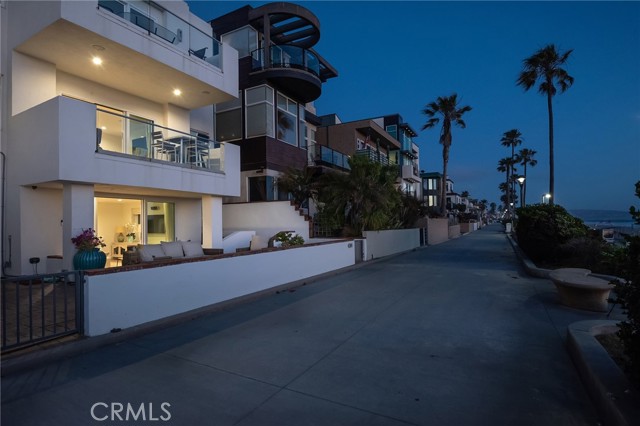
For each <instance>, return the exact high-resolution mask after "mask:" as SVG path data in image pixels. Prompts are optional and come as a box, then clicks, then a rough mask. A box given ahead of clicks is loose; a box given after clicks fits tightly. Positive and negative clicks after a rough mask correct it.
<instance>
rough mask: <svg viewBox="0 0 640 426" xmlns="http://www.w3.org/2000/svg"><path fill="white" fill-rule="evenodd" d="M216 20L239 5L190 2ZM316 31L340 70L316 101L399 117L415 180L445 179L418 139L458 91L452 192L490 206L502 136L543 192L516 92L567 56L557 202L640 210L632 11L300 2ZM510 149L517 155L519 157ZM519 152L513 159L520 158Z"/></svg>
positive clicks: (525, 112) (521, 95) (532, 185)
mask: <svg viewBox="0 0 640 426" xmlns="http://www.w3.org/2000/svg"><path fill="white" fill-rule="evenodd" d="M188 3H189V4H190V8H191V10H192V11H193V12H194V13H196V14H197V15H198V16H200V17H201V18H202V19H204V20H207V21H209V20H211V19H213V18H215V17H218V16H220V15H223V14H225V13H227V12H230V11H232V10H235V9H237V8H239V7H242V6H244V5H245V4H250V5H252V6H253V7H258V6H260V5H262V4H264V2H243V1H189V2H188ZM296 3H299V4H301V5H303V6H304V7H306V8H307V9H309V10H311V11H312V12H313V13H314V14H315V15H316V16H317V17H318V18H319V20H320V25H321V36H320V41H319V43H318V44H317V45H316V46H315V49H316V51H317V52H318V53H320V54H321V55H322V56H324V58H325V59H327V60H328V61H329V62H330V63H331V64H332V65H333V66H334V67H335V68H336V69H337V71H338V73H339V75H338V77H336V78H334V79H330V80H329V81H328V82H327V83H325V84H324V85H323V92H322V96H321V97H320V98H319V99H318V100H317V101H316V102H315V104H316V108H317V112H318V114H319V115H323V114H329V113H336V114H338V116H339V117H340V118H341V119H342V121H352V120H358V119H362V118H370V117H378V116H382V115H386V114H393V113H399V114H400V115H402V117H403V118H404V120H405V121H406V122H408V123H409V124H410V125H411V126H412V127H413V128H414V129H415V130H416V131H418V133H419V136H418V137H417V138H416V143H417V144H418V145H419V147H420V168H421V169H422V170H425V171H441V170H442V149H441V146H440V145H439V144H438V136H439V128H435V129H431V130H424V131H421V128H422V125H423V124H424V122H425V121H426V117H425V116H424V115H422V114H421V112H420V111H421V109H422V108H423V107H424V105H425V104H426V103H428V102H431V101H433V100H435V99H436V98H437V97H438V96H448V95H450V94H451V93H453V92H456V93H458V96H459V97H461V98H462V104H463V105H470V106H471V107H473V110H472V111H471V112H469V113H467V114H466V115H465V121H466V124H467V128H466V129H459V128H454V131H453V145H452V147H451V154H450V160H449V175H450V177H451V178H452V179H453V180H454V189H455V190H456V191H457V192H462V191H464V190H467V191H469V193H470V194H471V196H472V197H473V198H477V199H487V200H489V201H490V202H491V201H494V202H498V200H499V192H498V189H497V188H498V184H499V183H500V182H502V181H503V180H504V178H505V176H504V174H502V173H499V172H498V171H497V170H496V167H497V163H498V160H499V159H500V158H503V157H506V156H508V155H509V154H510V151H509V150H508V149H507V148H505V147H502V146H501V145H500V138H501V137H502V134H503V133H504V132H506V131H508V130H510V129H513V128H517V129H518V130H520V132H521V133H522V134H523V137H524V144H523V145H522V146H521V147H527V148H530V149H534V150H536V151H537V152H538V153H537V155H536V158H537V160H538V165H537V166H536V167H534V168H528V173H527V175H528V178H527V183H528V190H527V202H530V203H533V202H540V200H541V198H542V195H543V194H544V193H545V192H547V187H548V180H549V169H548V163H549V149H548V145H549V143H548V124H547V123H548V121H547V104H546V98H545V97H544V96H542V95H540V94H539V93H538V92H537V90H535V89H531V90H530V91H529V92H524V90H523V89H522V88H521V87H518V86H516V85H515V80H516V78H517V76H518V73H519V72H520V70H521V68H522V60H523V59H524V58H526V57H528V56H530V55H532V54H533V53H534V52H535V51H536V50H538V49H539V48H542V47H544V46H545V45H547V44H549V43H554V44H556V46H558V47H559V48H560V50H562V51H564V50H568V49H574V52H573V54H572V55H571V57H570V59H569V63H568V65H567V67H566V68H567V70H568V72H569V74H570V75H572V76H573V77H574V78H575V83H574V85H573V87H571V88H570V89H569V90H568V91H567V92H565V93H564V94H561V95H558V96H556V97H555V98H554V105H553V108H554V116H555V162H556V182H555V185H556V203H558V204H561V205H563V206H564V207H566V208H568V209H610V210H627V209H628V208H629V206H630V205H640V201H639V200H638V199H637V198H635V196H634V183H635V182H636V181H638V180H640V2H637V1H633V2H576V1H572V2H485V1H471V2H458V1H451V2H431V1H410V2H399V1H395V2H390V1H353V2H342V1H302V2H296ZM521 147H519V148H521ZM519 148H518V149H519Z"/></svg>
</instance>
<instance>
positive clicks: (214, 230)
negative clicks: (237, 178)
mask: <svg viewBox="0 0 640 426" xmlns="http://www.w3.org/2000/svg"><path fill="white" fill-rule="evenodd" d="M202 247H206V248H222V198H221V197H211V196H209V195H205V196H203V197H202Z"/></svg>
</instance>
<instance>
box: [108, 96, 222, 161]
mask: <svg viewBox="0 0 640 426" xmlns="http://www.w3.org/2000/svg"><path fill="white" fill-rule="evenodd" d="M96 114H97V116H96V123H97V124H96V125H97V128H96V152H115V153H119V154H126V155H130V156H132V157H134V158H139V159H145V160H153V161H162V162H168V163H172V164H174V165H180V166H183V167H189V168H196V169H205V170H210V171H213V172H224V143H221V142H216V141H213V140H210V139H207V138H205V137H203V136H198V135H192V134H190V133H185V132H181V131H179V130H175V129H171V128H168V127H164V126H159V125H157V124H154V123H153V122H150V121H148V120H144V119H140V118H134V117H130V116H125V115H122V114H117V113H114V112H112V111H107V110H104V109H101V108H96Z"/></svg>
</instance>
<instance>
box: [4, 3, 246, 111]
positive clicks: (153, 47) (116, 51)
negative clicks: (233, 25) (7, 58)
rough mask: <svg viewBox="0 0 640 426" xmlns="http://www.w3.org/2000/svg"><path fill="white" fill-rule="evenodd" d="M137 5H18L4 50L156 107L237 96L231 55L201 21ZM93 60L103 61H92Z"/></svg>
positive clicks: (192, 105)
mask: <svg viewBox="0 0 640 426" xmlns="http://www.w3.org/2000/svg"><path fill="white" fill-rule="evenodd" d="M170 3H171V2H168V3H167V7H174V6H172V5H171V4H170ZM115 5H118V6H119V7H120V8H121V10H117V9H115V8H116V6H115ZM135 5H136V7H139V9H134V8H133V7H132V6H130V5H129V4H124V3H120V2H117V1H105V0H100V1H97V0H94V1H65V2H61V3H58V2H16V3H15V4H12V6H13V8H12V19H16V20H17V21H19V22H20V21H22V22H24V25H21V26H12V27H9V28H8V31H9V34H8V37H7V40H10V41H11V42H12V43H14V44H12V45H11V46H9V48H10V49H14V50H15V51H16V52H19V53H21V54H24V55H27V56H29V57H31V58H35V59H36V60H39V61H41V62H42V63H43V64H46V65H47V66H51V65H52V66H53V67H54V71H55V72H64V73H66V74H69V75H72V76H75V77H79V78H82V79H84V80H87V81H90V82H94V83H97V84H100V85H102V86H106V87H109V88H111V89H115V90H118V91H120V92H123V93H127V94H130V95H133V96H137V97H140V98H144V99H147V100H150V101H152V102H156V103H160V104H169V103H171V104H173V105H177V106H179V107H181V108H185V109H190V110H191V109H196V108H200V107H203V106H206V105H211V104H216V103H219V102H224V101H228V100H230V99H232V98H233V97H234V96H236V95H237V85H238V63H237V53H236V52H235V50H234V49H232V48H231V47H230V46H227V45H224V44H221V43H220V42H219V41H217V40H215V39H213V38H212V36H211V35H209V34H207V33H206V31H207V28H208V30H209V31H211V28H210V27H207V25H206V23H205V22H204V21H201V22H199V21H197V20H196V18H195V17H192V16H186V15H187V14H186V13H184V15H185V16H184V19H182V18H181V17H180V16H178V15H177V14H174V13H172V12H171V11H169V10H167V9H163V8H161V7H160V6H157V5H156V4H155V3H148V2H135ZM125 7H126V8H127V9H125ZM36 17H37V19H36ZM190 22H191V23H190ZM96 57H98V58H100V60H101V63H96V62H94V63H92V59H94V58H96ZM223 57H224V60H223ZM174 88H179V89H180V90H181V92H182V95H181V96H175V95H174V94H173V89H174Z"/></svg>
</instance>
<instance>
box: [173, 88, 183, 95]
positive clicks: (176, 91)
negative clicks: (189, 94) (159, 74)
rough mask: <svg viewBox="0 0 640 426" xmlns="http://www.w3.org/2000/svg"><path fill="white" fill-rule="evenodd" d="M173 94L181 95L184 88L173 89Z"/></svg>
mask: <svg viewBox="0 0 640 426" xmlns="http://www.w3.org/2000/svg"><path fill="white" fill-rule="evenodd" d="M173 94H174V95H176V96H180V95H182V90H180V89H173Z"/></svg>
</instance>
